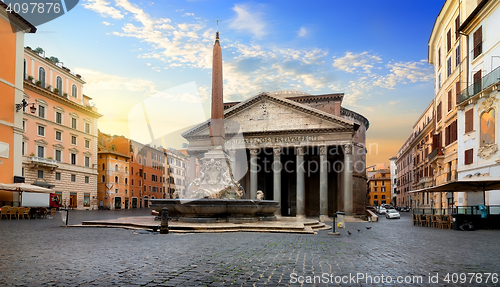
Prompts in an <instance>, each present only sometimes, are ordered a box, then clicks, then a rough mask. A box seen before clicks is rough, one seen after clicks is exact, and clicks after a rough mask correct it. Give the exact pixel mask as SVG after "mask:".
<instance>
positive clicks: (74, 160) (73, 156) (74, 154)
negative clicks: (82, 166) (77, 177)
mask: <svg viewBox="0 0 500 287" xmlns="http://www.w3.org/2000/svg"><path fill="white" fill-rule="evenodd" d="M71 164H74V165H76V153H71Z"/></svg>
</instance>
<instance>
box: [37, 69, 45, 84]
mask: <svg viewBox="0 0 500 287" xmlns="http://www.w3.org/2000/svg"><path fill="white" fill-rule="evenodd" d="M38 80H39V81H40V82H41V84H40V86H41V87H42V88H45V69H44V68H43V67H40V68H38Z"/></svg>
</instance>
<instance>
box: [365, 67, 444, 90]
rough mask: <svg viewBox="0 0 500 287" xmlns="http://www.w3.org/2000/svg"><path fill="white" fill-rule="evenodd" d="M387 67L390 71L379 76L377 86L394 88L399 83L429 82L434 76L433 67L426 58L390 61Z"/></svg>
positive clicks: (375, 83)
mask: <svg viewBox="0 0 500 287" xmlns="http://www.w3.org/2000/svg"><path fill="white" fill-rule="evenodd" d="M386 67H387V68H389V69H390V73H389V74H387V75H385V76H382V77H380V78H378V79H377V80H376V81H375V82H374V85H375V86H379V87H383V88H387V89H394V87H395V86H396V85H398V84H408V83H416V82H428V81H432V79H433V77H434V74H433V68H432V66H430V65H429V64H427V61H426V60H420V61H418V62H397V63H389V64H387V65H386Z"/></svg>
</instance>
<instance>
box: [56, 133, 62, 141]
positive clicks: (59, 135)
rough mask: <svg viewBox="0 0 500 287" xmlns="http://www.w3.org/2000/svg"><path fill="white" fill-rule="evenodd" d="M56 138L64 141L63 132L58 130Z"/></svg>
mask: <svg viewBox="0 0 500 287" xmlns="http://www.w3.org/2000/svg"><path fill="white" fill-rule="evenodd" d="M56 140H57V141H62V132H61V131H56Z"/></svg>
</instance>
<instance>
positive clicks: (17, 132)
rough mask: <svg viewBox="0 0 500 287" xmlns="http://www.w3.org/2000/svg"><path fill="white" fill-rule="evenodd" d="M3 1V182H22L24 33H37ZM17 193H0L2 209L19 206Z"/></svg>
mask: <svg viewBox="0 0 500 287" xmlns="http://www.w3.org/2000/svg"><path fill="white" fill-rule="evenodd" d="M6 7H7V5H6V4H4V3H3V2H0V34H1V35H2V43H1V44H0V55H2V61H1V64H0V95H1V99H2V104H1V105H0V182H1V183H13V182H23V180H24V179H23V178H22V165H21V162H22V159H21V157H22V154H21V146H22V140H23V113H22V110H21V109H18V108H17V107H16V105H17V106H19V107H21V104H22V103H23V102H22V101H23V93H24V89H23V72H22V67H23V56H24V34H25V33H35V31H36V28H35V27H34V26H33V25H31V24H30V23H29V22H28V21H26V20H25V19H24V18H23V17H21V16H20V15H18V14H16V13H12V14H11V13H8V12H7V11H6ZM18 202H19V199H18V196H17V194H13V193H12V192H3V191H0V206H3V205H6V204H7V205H18Z"/></svg>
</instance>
